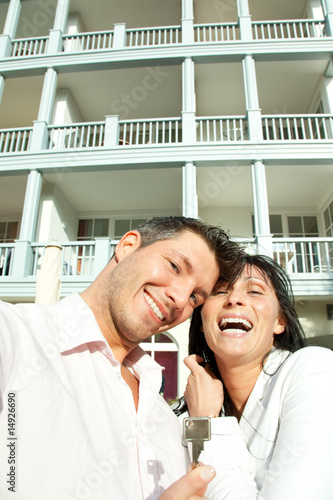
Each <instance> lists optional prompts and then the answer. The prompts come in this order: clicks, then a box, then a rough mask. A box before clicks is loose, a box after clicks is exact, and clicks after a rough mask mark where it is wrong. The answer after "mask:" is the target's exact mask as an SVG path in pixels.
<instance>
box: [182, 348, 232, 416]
mask: <svg viewBox="0 0 333 500" xmlns="http://www.w3.org/2000/svg"><path fill="white" fill-rule="evenodd" d="M203 361H204V360H203V358H201V357H200V356H197V355H196V354H191V356H188V357H187V358H185V359H184V363H185V365H186V366H187V368H189V369H190V370H191V374H190V375H189V377H188V379H187V385H186V388H185V393H184V396H185V400H186V403H187V407H188V411H189V414H190V415H191V416H192V417H210V416H214V417H218V416H219V414H220V411H221V408H222V406H223V400H224V396H223V385H222V382H221V381H220V380H219V379H218V378H217V377H216V376H215V375H214V373H213V372H212V371H211V369H210V368H209V365H208V364H207V365H206V366H205V367H203V366H201V365H199V363H202V362H203Z"/></svg>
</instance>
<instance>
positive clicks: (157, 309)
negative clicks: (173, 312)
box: [144, 292, 165, 321]
mask: <svg viewBox="0 0 333 500" xmlns="http://www.w3.org/2000/svg"><path fill="white" fill-rule="evenodd" d="M144 296H145V299H146V301H147V302H148V304H149V305H150V307H151V309H152V311H153V312H154V313H155V314H156V316H157V317H158V319H160V320H161V321H163V320H164V319H165V317H164V316H163V314H162V313H161V311H160V309H159V308H158V307H157V305H156V304H155V302H154V301H153V299H152V298H151V297H150V296H149V295H148V294H147V293H146V292H144Z"/></svg>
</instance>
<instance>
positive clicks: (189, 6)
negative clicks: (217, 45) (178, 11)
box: [182, 0, 194, 44]
mask: <svg viewBox="0 0 333 500" xmlns="http://www.w3.org/2000/svg"><path fill="white" fill-rule="evenodd" d="M193 21H194V16H193V0H182V43H185V44H192V43H194V29H193Z"/></svg>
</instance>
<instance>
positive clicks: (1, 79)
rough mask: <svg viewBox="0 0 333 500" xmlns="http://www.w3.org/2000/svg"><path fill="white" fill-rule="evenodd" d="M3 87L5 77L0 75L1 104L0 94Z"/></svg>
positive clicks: (1, 91)
mask: <svg viewBox="0 0 333 500" xmlns="http://www.w3.org/2000/svg"><path fill="white" fill-rule="evenodd" d="M4 88H5V77H4V76H2V75H0V104H1V99H2V94H3V89H4Z"/></svg>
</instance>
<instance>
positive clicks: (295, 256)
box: [0, 238, 333, 298]
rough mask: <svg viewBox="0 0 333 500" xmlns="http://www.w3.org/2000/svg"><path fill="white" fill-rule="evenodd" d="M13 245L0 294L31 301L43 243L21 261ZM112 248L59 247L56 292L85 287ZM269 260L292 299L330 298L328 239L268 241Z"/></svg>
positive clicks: (250, 244) (5, 254) (1, 254)
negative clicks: (21, 267) (22, 268)
mask: <svg viewBox="0 0 333 500" xmlns="http://www.w3.org/2000/svg"><path fill="white" fill-rule="evenodd" d="M236 241H237V242H238V243H239V244H240V245H241V246H243V247H244V248H246V249H247V251H249V252H250V253H256V252H258V251H259V252H260V248H259V249H258V246H257V241H256V239H255V238H253V239H237V240H236ZM19 243H20V242H16V243H6V244H0V295H1V296H5V297H7V298H8V297H18V296H22V293H23V297H26V298H32V297H34V294H35V285H36V278H37V275H38V271H39V269H40V266H41V263H42V260H43V255H44V252H45V248H46V246H47V244H44V243H32V244H29V245H27V246H26V247H25V252H26V255H25V256H24V255H23V254H22V249H21V248H20V247H19ZM117 243H118V241H116V240H110V239H109V238H101V239H97V240H94V241H71V242H64V243H61V246H62V256H61V259H62V261H61V276H60V279H61V286H62V293H63V294H64V295H66V294H68V293H71V292H73V291H78V292H79V291H81V290H82V289H83V288H85V287H86V286H88V285H89V283H91V282H92V280H93V279H94V277H95V276H96V275H97V274H98V272H100V271H101V269H102V268H103V267H104V266H105V265H106V264H107V262H108V261H109V259H110V257H111V255H113V252H114V249H115V246H116V245H117ZM16 252H19V253H20V255H18V254H17V255H16ZM272 255H273V258H274V260H275V261H276V262H278V263H279V264H280V265H281V266H282V267H283V269H284V270H285V271H286V272H287V274H288V275H289V277H290V279H291V281H292V284H293V288H294V292H295V293H296V294H300V295H302V296H311V295H325V294H332V293H333V238H294V239H293V238H273V243H272ZM15 257H17V258H16V259H15ZM27 257H28V258H27ZM24 259H25V260H26V261H27V262H28V266H27V267H26V272H25V273H24V274H22V275H19V274H18V272H17V269H15V267H17V264H18V261H20V263H21V262H22V260H24Z"/></svg>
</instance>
